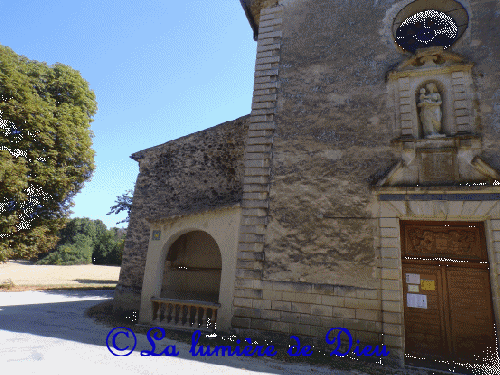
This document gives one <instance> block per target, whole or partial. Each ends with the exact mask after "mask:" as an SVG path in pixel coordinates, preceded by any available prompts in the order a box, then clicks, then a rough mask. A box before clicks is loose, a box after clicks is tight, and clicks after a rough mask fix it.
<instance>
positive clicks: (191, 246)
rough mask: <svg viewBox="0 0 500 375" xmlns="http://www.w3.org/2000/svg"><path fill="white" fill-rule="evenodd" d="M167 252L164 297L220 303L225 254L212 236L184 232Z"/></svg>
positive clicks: (196, 232) (164, 272)
mask: <svg viewBox="0 0 500 375" xmlns="http://www.w3.org/2000/svg"><path fill="white" fill-rule="evenodd" d="M164 251H165V252H166V259H165V266H164V271H163V278H162V287H161V297H162V298H173V299H182V300H199V301H207V302H219V292H220V280H221V272H222V257H221V253H220V249H219V246H218V245H217V242H216V241H215V239H214V238H213V237H212V236H210V235H209V234H208V233H206V232H204V231H201V230H194V231H190V232H187V233H183V234H181V235H180V236H179V238H177V240H175V242H174V243H172V245H170V246H169V247H168V248H166V249H164Z"/></svg>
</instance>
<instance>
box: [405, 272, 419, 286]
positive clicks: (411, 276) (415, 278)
mask: <svg viewBox="0 0 500 375" xmlns="http://www.w3.org/2000/svg"><path fill="white" fill-rule="evenodd" d="M406 283H407V284H419V285H420V275H419V274H418V273H407V274H406Z"/></svg>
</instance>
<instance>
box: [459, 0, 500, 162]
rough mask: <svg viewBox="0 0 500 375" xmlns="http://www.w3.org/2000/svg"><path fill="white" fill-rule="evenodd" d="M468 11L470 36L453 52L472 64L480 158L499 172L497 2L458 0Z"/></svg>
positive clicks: (499, 27) (499, 24) (499, 16)
mask: <svg viewBox="0 0 500 375" xmlns="http://www.w3.org/2000/svg"><path fill="white" fill-rule="evenodd" d="M461 3H462V4H463V5H464V6H465V5H467V11H468V12H469V18H470V21H469V28H470V30H469V35H468V36H467V38H464V40H463V42H462V43H459V44H458V43H457V44H458V45H457V46H456V47H455V46H454V47H453V52H455V53H458V54H460V55H462V56H464V57H465V58H466V59H467V60H469V61H470V62H472V63H474V65H475V66H474V68H472V75H473V80H474V86H475V89H476V90H477V99H476V101H475V103H474V106H475V108H474V109H475V112H476V113H477V114H478V115H479V116H478V122H479V124H480V129H481V133H482V136H483V140H482V141H483V153H482V158H483V160H485V161H486V162H487V163H489V164H490V165H491V166H492V167H493V168H495V169H496V170H499V171H500V157H499V155H500V43H498V35H499V33H500V1H498V0H486V1H481V0H473V1H472V0H471V1H461Z"/></svg>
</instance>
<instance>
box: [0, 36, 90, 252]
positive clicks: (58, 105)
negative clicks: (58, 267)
mask: <svg viewBox="0 0 500 375" xmlns="http://www.w3.org/2000/svg"><path fill="white" fill-rule="evenodd" d="M96 111H97V103H96V101H95V95H94V93H93V91H92V90H90V89H89V85H88V83H87V82H86V81H85V80H84V79H83V78H82V77H81V76H80V73H79V72H78V71H76V70H74V69H72V68H71V67H69V66H66V65H62V64H59V63H57V64H55V65H52V66H48V65H47V64H46V63H41V62H38V61H34V60H29V59H27V58H26V57H24V56H18V55H17V54H16V53H15V52H14V51H12V50H11V49H10V48H8V47H4V46H0V215H1V216H0V261H4V260H7V259H11V258H33V257H34V256H35V255H37V254H39V253H43V252H46V251H48V250H49V249H51V248H54V245H55V244H56V242H57V240H58V238H57V235H56V234H57V231H58V230H59V229H61V228H63V227H64V225H65V224H66V223H67V221H68V220H67V217H68V214H69V213H70V211H69V209H70V207H71V206H72V205H73V203H72V199H73V197H74V196H75V195H76V194H77V193H78V192H79V191H80V190H81V189H82V187H83V184H84V182H85V181H88V180H89V179H90V178H91V175H92V172H93V170H94V151H93V150H92V148H91V146H92V136H93V134H92V131H91V130H90V123H91V122H92V117H93V116H94V115H95V113H96Z"/></svg>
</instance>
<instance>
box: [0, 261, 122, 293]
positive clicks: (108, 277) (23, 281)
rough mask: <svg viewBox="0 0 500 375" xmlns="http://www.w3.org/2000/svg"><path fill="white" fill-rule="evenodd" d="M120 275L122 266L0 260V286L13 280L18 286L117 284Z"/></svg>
mask: <svg viewBox="0 0 500 375" xmlns="http://www.w3.org/2000/svg"><path fill="white" fill-rule="evenodd" d="M119 275H120V266H96V265H93V264H86V265H80V266H52V265H50V266H49V265H35V264H33V263H31V262H29V261H19V260H15V261H13V260H11V261H8V262H6V263H0V285H1V284H2V283H6V282H7V281H8V280H12V282H13V283H14V285H15V286H16V287H18V286H24V287H27V286H50V287H54V286H66V287H76V288H78V287H115V286H116V283H117V282H118V277H119ZM0 290H1V289H0ZM11 290H12V289H11Z"/></svg>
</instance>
